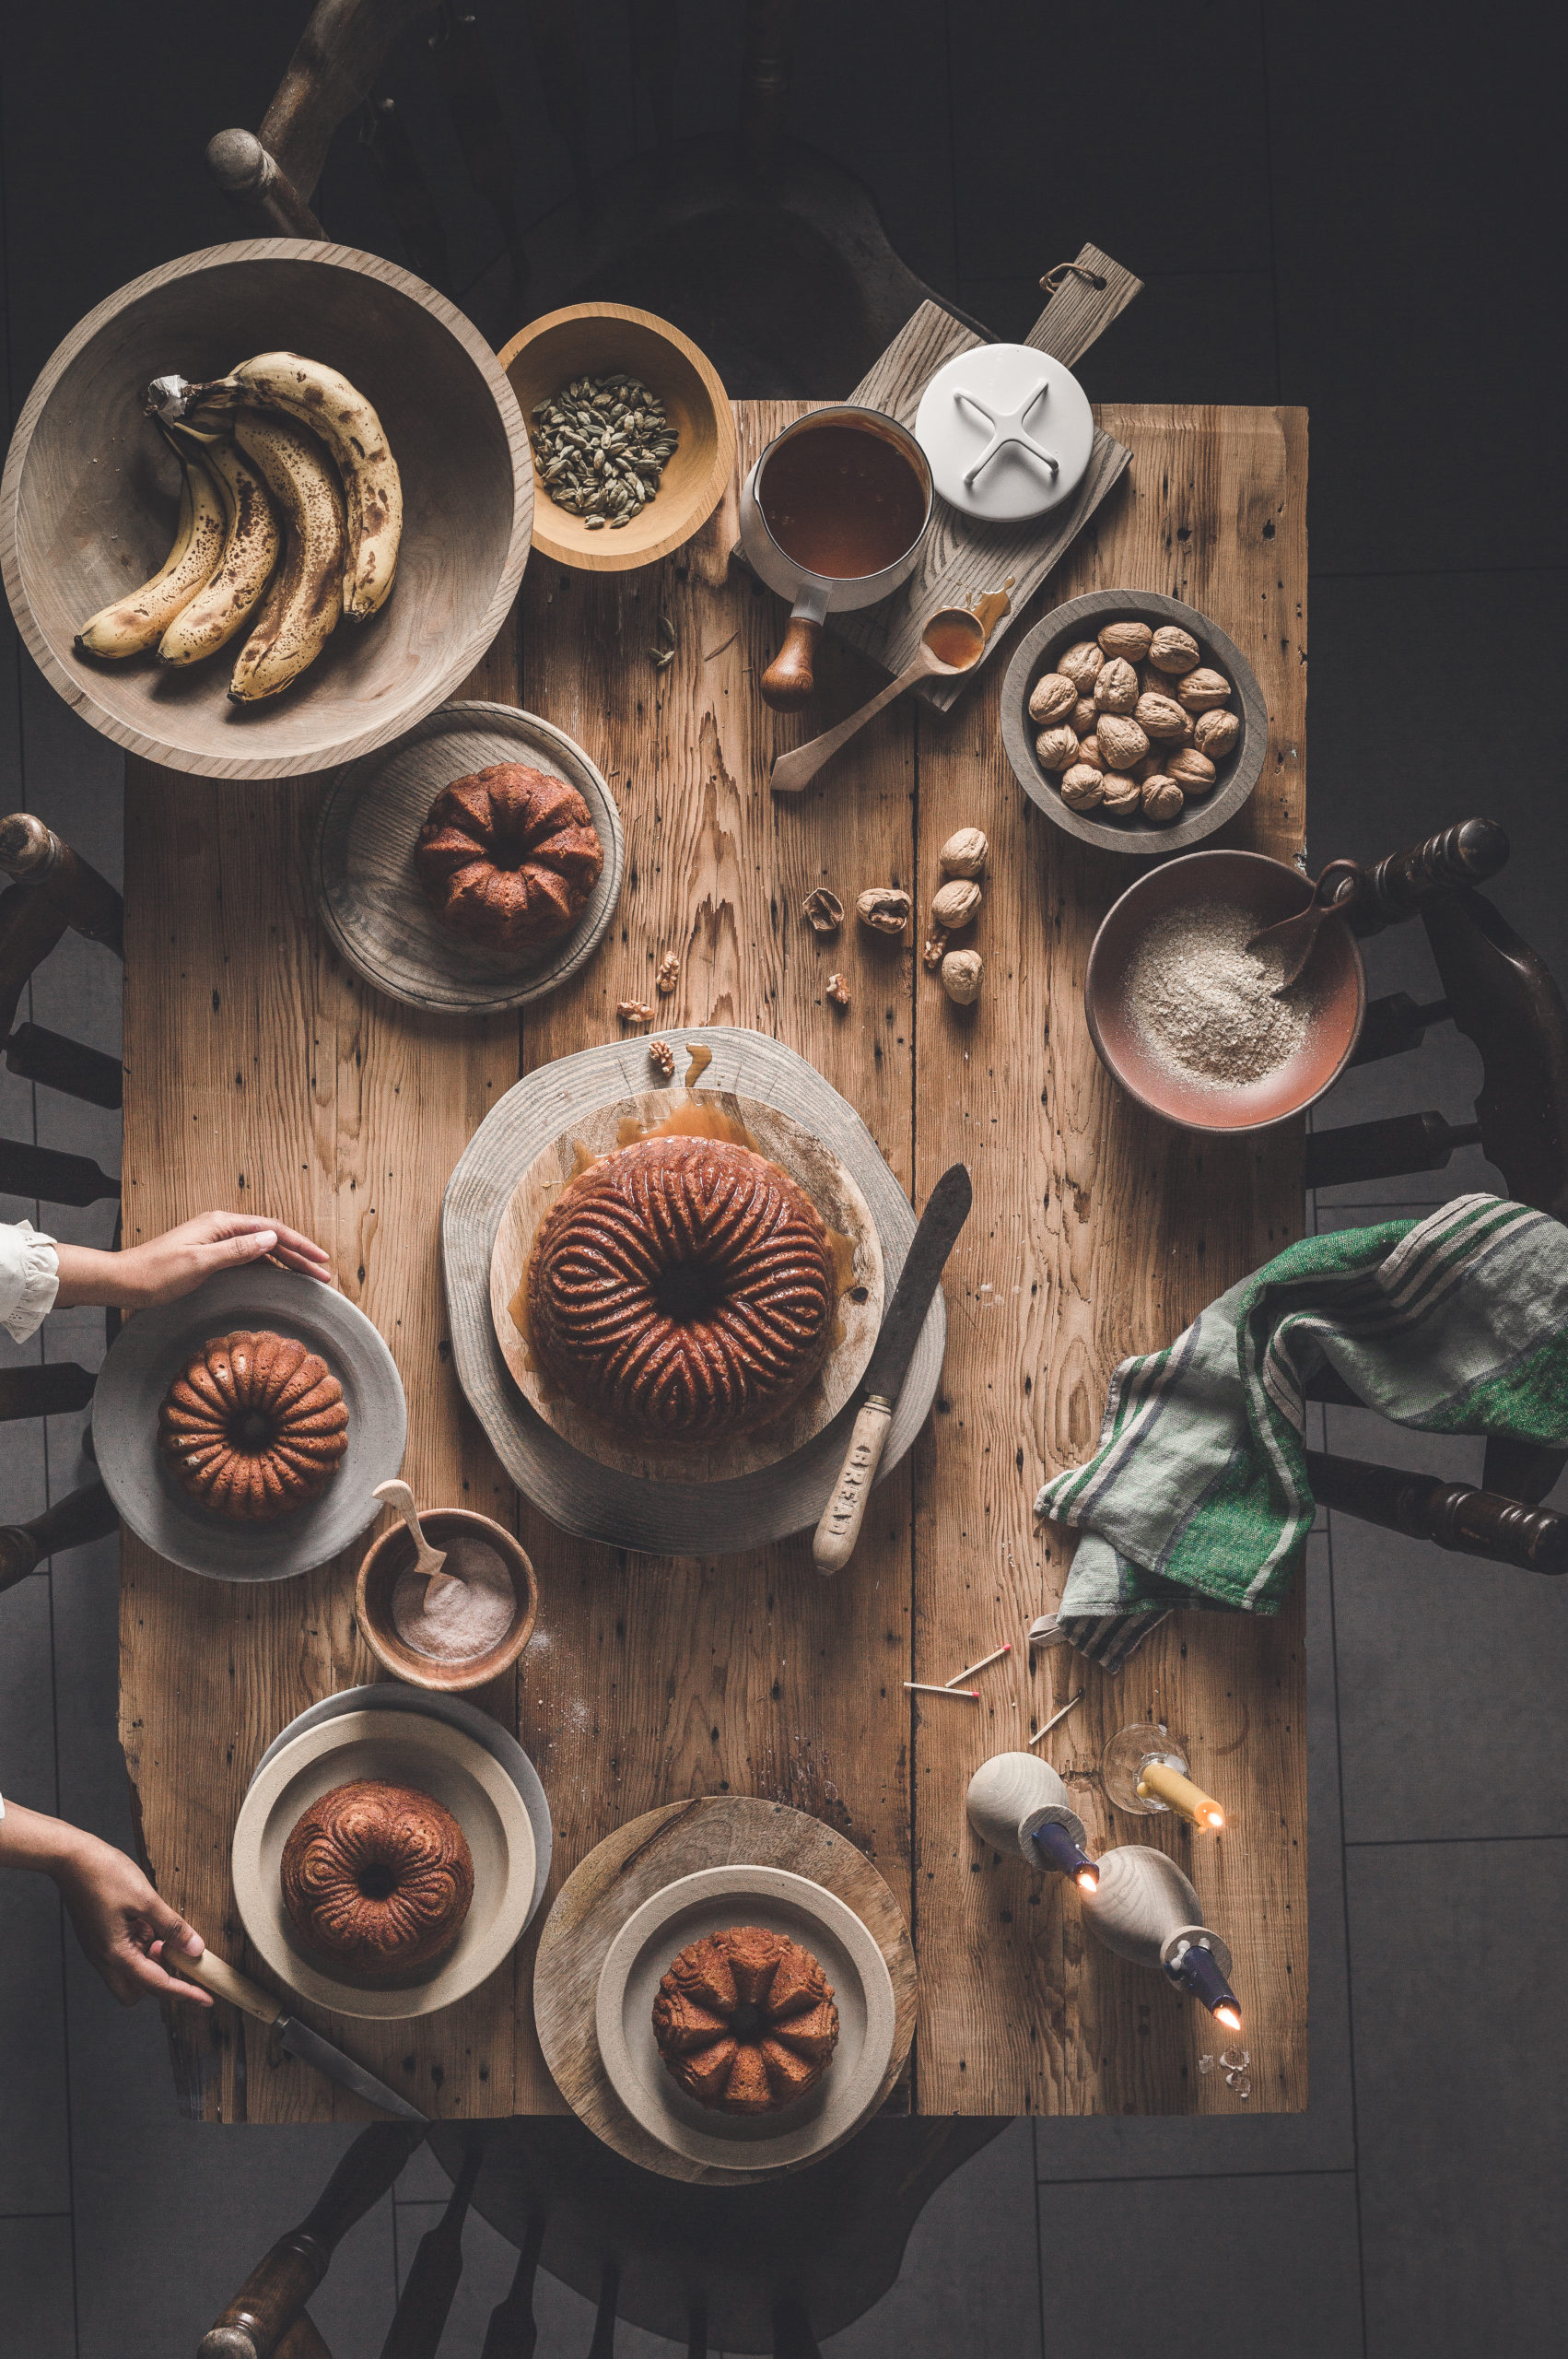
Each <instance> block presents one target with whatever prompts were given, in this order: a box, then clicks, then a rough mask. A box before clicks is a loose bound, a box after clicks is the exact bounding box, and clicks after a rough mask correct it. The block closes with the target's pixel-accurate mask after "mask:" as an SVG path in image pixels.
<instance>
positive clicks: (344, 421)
mask: <svg viewBox="0 0 1568 2359" xmlns="http://www.w3.org/2000/svg"><path fill="white" fill-rule="evenodd" d="M146 406H147V414H148V416H149V417H155V418H157V420H158V425H159V426H160V428H162V430H163V432H164V434H165V435H166V436H167V438H168V440H169V441H170V445H171V446H172V448H173V450H174V452H175V455H176V456H177V458H178V459H179V461H180V464H181V471H182V475H183V482H182V486H181V495H180V517H179V522H178V525H177V526H176V529H175V534H174V546H173V547H172V548H171V549H170V552H169V555H168V557H166V558H165V560H164V562H163V564H162V565H161V566H160V567H159V569H158V572H157V573H155V574H154V575H153V577H152V579H151V581H144V582H143V584H142V586H141V588H140V589H139V590H133V591H132V592H131V593H129V595H128V596H126V597H123V598H117V599H115V601H114V603H113V604H112V605H109V606H105V607H104V608H103V609H102V611H101V613H99V614H96V615H94V616H93V617H92V619H91V621H90V622H88V623H84V624H83V626H82V628H81V629H80V631H78V633H77V634H76V645H77V646H78V647H79V648H81V649H82V650H83V651H85V652H86V653H88V654H89V655H102V656H110V657H119V656H125V655H136V654H139V653H141V652H142V651H143V650H144V649H146V648H149V647H153V646H156V647H157V649H158V660H159V662H160V663H168V664H170V665H174V666H180V665H183V664H187V663H201V662H202V661H203V660H204V658H205V657H206V656H209V655H216V652H217V651H218V649H219V648H220V647H225V646H227V645H228V641H229V640H231V639H233V638H235V637H236V635H237V634H238V633H239V632H240V630H241V629H244V628H246V626H247V625H250V626H251V629H250V636H249V637H248V638H247V639H246V640H245V643H244V645H243V646H242V647H241V648H240V653H239V656H238V658H237V660H236V662H235V665H234V672H233V676H232V678H231V679H230V681H229V686H228V693H229V696H230V698H232V699H233V701H234V702H235V703H236V704H254V703H258V702H259V701H260V700H261V699H262V698H265V697H275V696H279V695H281V694H282V692H283V690H284V689H285V688H287V687H291V686H292V684H293V683H294V682H295V681H296V680H297V679H298V677H299V675H300V674H301V673H302V672H304V671H307V670H308V669H309V667H310V665H311V664H312V663H314V662H315V660H316V658H317V656H318V655H319V654H320V653H321V651H322V648H323V647H324V646H325V645H326V643H327V640H329V639H330V638H331V636H332V634H333V631H334V630H335V629H336V628H337V625H338V622H339V619H340V618H341V616H344V615H347V616H349V617H350V619H351V620H353V621H355V622H363V621H364V620H365V619H366V618H367V617H368V616H370V615H373V614H375V613H376V612H377V610H378V609H379V608H380V606H382V605H383V604H385V603H386V600H387V598H388V597H389V596H390V595H391V593H392V580H393V576H394V575H395V573H396V571H397V550H398V542H399V539H400V537H401V535H402V532H403V487H402V484H401V482H400V480H399V477H398V472H397V461H396V460H395V459H394V458H393V457H392V452H391V451H390V450H389V448H388V447H387V438H386V436H385V435H384V434H383V433H382V431H381V421H380V418H379V417H377V416H376V413H375V411H374V410H373V409H372V408H371V406H370V405H369V402H368V401H367V400H366V399H365V397H364V395H363V394H362V393H358V392H357V391H356V389H355V388H354V386H352V385H351V384H350V383H349V381H348V380H347V378H346V377H344V376H340V375H339V373H338V371H337V370H335V369H328V368H325V367H323V365H322V363H321V362H320V361H316V360H302V359H301V358H300V357H299V355H298V353H295V352H263V353H261V354H259V355H258V356H257V358H255V359H254V360H247V361H245V362H243V363H242V365H241V366H240V368H238V369H236V370H233V371H232V372H231V373H230V374H229V375H228V376H227V377H219V378H217V379H216V380H215V381H213V382H212V383H211V384H206V385H193V384H188V383H187V382H186V381H185V379H184V378H183V377H158V378H155V379H154V381H153V382H152V384H151V385H150V386H149V387H148V389H147V404H146Z"/></svg>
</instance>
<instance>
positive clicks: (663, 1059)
mask: <svg viewBox="0 0 1568 2359" xmlns="http://www.w3.org/2000/svg"><path fill="white" fill-rule="evenodd" d="M648 1055H649V1063H651V1064H653V1065H654V1066H656V1067H657V1068H658V1070H659V1072H661V1074H663V1076H664V1078H665V1080H666V1081H673V1079H674V1077H675V1051H674V1050H673V1048H672V1047H671V1046H670V1043H669V1041H668V1040H649V1044H648Z"/></svg>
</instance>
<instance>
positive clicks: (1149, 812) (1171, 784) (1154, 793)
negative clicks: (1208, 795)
mask: <svg viewBox="0 0 1568 2359" xmlns="http://www.w3.org/2000/svg"><path fill="white" fill-rule="evenodd" d="M1142 793H1143V816H1144V817H1145V818H1146V819H1152V820H1153V822H1154V825H1155V826H1156V827H1168V826H1169V825H1170V823H1171V821H1172V820H1173V819H1179V818H1180V817H1181V813H1182V805H1183V804H1184V803H1185V802H1186V800H1187V797H1186V796H1185V795H1184V794H1183V792H1182V791H1181V788H1180V787H1179V786H1178V784H1177V783H1176V780H1175V779H1174V778H1165V777H1164V776H1163V775H1161V774H1160V773H1158V772H1156V774H1155V775H1154V777H1153V778H1146V779H1145V780H1144V781H1143V788H1142Z"/></svg>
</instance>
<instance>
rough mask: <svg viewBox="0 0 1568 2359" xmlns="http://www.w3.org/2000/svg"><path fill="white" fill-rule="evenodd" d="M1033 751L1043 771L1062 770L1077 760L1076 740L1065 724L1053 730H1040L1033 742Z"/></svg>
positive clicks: (1062, 723)
mask: <svg viewBox="0 0 1568 2359" xmlns="http://www.w3.org/2000/svg"><path fill="white" fill-rule="evenodd" d="M1035 751H1036V754H1037V755H1038V756H1039V757H1040V768H1041V769H1043V770H1064V769H1067V767H1068V765H1069V764H1070V763H1071V762H1075V761H1076V760H1077V759H1078V740H1077V738H1076V737H1075V736H1074V735H1073V734H1072V732H1071V729H1069V728H1068V726H1067V724H1066V722H1060V723H1059V725H1058V726H1057V727H1056V728H1055V729H1042V730H1041V732H1040V734H1039V735H1038V736H1037V737H1036V740H1035Z"/></svg>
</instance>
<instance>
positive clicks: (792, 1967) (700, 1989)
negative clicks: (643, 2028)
mask: <svg viewBox="0 0 1568 2359" xmlns="http://www.w3.org/2000/svg"><path fill="white" fill-rule="evenodd" d="M653 2037H654V2040H655V2043H656V2045H657V2047H658V2049H659V2053H660V2055H661V2057H662V2058H663V2060H664V2063H665V2067H666V2069H667V2070H668V2071H671V2072H673V2074H674V2077H675V2079H676V2080H677V2081H678V2082H679V2083H680V2084H681V2086H682V2088H683V2089H685V2091H686V2093H687V2095H689V2096H694V2097H696V2100H697V2102H698V2103H699V2104H701V2105H707V2106H712V2107H714V2108H715V2109H716V2110H717V2111H718V2112H720V2113H777V2112H778V2108H779V2107H780V2106H786V2105H793V2104H794V2102H795V2100H796V2098H797V2097H802V2096H804V2095H805V2093H806V2091H807V2090H808V2089H814V2088H815V2086H816V2084H817V2083H818V2082H819V2081H820V2080H821V2078H822V2076H823V2074H824V2073H825V2071H826V2070H827V2068H828V2066H829V2065H830V2064H831V2063H832V2061H833V2051H834V2048H836V2047H837V2042H838V2010H837V2007H836V2006H835V2005H834V2003H833V1986H832V1984H831V1983H830V1982H829V1981H828V1980H827V1978H826V1976H825V1974H824V1973H823V1970H822V1968H821V1966H819V1965H818V1964H817V1962H816V1960H815V1958H814V1957H813V1955H812V1954H811V1952H810V1950H803V1949H802V1947H801V1945H800V1943H799V1942H791V1941H790V1940H789V1939H788V1938H787V1936H786V1935H784V1934H782V1933H765V1932H764V1931H762V1929H761V1928H760V1927H759V1926H756V1925H734V1926H731V1928H730V1930H729V1931H728V1932H723V1933H708V1934H706V1935H705V1936H704V1937H703V1939H702V1940H701V1941H700V1942H692V1944H691V1946H690V1948H689V1949H684V1950H683V1951H682V1952H681V1954H680V1956H679V1957H678V1958H676V1960H675V1961H674V1964H673V1966H671V1967H670V1970H669V1972H668V1973H667V1974H666V1975H665V1976H664V1978H663V1980H662V1981H661V1983H660V1985H659V1996H658V1998H657V1999H655V2001H653Z"/></svg>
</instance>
